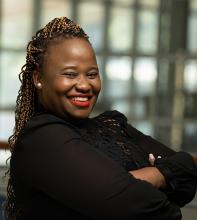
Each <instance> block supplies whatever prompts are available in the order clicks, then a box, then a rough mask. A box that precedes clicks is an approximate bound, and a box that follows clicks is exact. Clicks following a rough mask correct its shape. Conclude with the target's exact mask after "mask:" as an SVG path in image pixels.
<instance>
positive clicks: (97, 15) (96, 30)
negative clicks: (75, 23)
mask: <svg viewBox="0 0 197 220" xmlns="http://www.w3.org/2000/svg"><path fill="white" fill-rule="evenodd" d="M79 23H80V25H81V26H82V27H83V29H84V30H85V32H87V34H88V35H89V36H90V42H91V43H92V45H93V47H94V48H95V49H100V48H101V46H102V43H103V42H102V40H103V23H104V5H103V4H102V2H82V3H80V5H79Z"/></svg>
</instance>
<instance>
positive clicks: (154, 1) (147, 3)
mask: <svg viewBox="0 0 197 220" xmlns="http://www.w3.org/2000/svg"><path fill="white" fill-rule="evenodd" d="M159 2H160V1H159V0H151V1H150V0H139V3H140V4H141V5H143V6H150V7H154V8H157V7H158V6H159Z"/></svg>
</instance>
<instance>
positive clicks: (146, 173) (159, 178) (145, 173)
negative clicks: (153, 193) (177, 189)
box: [129, 154, 166, 188]
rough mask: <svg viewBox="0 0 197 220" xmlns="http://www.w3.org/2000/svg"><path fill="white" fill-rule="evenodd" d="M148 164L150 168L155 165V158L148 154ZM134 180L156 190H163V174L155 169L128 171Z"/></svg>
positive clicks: (164, 183) (146, 168)
mask: <svg viewBox="0 0 197 220" xmlns="http://www.w3.org/2000/svg"><path fill="white" fill-rule="evenodd" d="M149 162H150V164H151V165H152V166H154V163H155V156H154V155H153V154H149ZM129 173H130V174H132V175H133V176H134V177H135V178H136V179H140V180H144V181H147V182H149V183H151V184H152V185H153V186H154V187H156V188H165V186H166V182H165V178H164V176H163V174H162V173H161V172H160V171H159V170H158V169H157V168H156V167H144V168H141V169H138V170H132V171H129Z"/></svg>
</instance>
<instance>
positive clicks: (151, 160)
mask: <svg viewBox="0 0 197 220" xmlns="http://www.w3.org/2000/svg"><path fill="white" fill-rule="evenodd" d="M149 162H150V164H151V165H154V163H155V157H154V155H153V154H149Z"/></svg>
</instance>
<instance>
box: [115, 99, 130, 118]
mask: <svg viewBox="0 0 197 220" xmlns="http://www.w3.org/2000/svg"><path fill="white" fill-rule="evenodd" d="M111 109H112V110H117V111H119V112H122V113H123V114H125V115H129V114H130V109H131V103H129V102H128V100H125V99H119V100H116V101H114V102H112V104H111Z"/></svg>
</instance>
